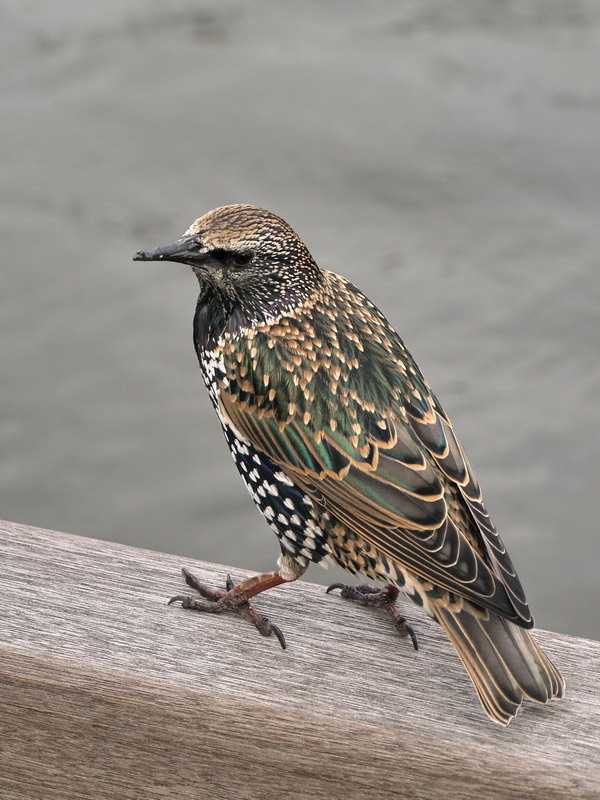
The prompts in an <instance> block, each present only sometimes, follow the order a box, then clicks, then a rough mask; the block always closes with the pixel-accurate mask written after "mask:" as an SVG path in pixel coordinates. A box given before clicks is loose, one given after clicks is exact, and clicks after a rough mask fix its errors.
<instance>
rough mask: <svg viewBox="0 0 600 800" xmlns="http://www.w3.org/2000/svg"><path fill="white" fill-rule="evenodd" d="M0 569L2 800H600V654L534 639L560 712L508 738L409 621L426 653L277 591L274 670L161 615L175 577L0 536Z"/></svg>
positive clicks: (336, 603) (364, 613) (246, 644)
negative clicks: (549, 663)
mask: <svg viewBox="0 0 600 800" xmlns="http://www.w3.org/2000/svg"><path fill="white" fill-rule="evenodd" d="M0 559H1V572H0V595H1V607H2V612H1V614H2V619H1V622H0V687H1V688H0V735H1V738H0V796H1V797H2V798H5V800H13V799H14V800H16V799H17V798H19V800H22V799H23V798H27V800H33V799H37V798H40V800H41V799H42V798H43V800H59V799H60V800H69V798H86V799H87V798H90V800H92V798H93V800H105V799H106V800H109V799H110V800H121V798H123V800H134V799H135V800H137V799H138V798H139V799H140V800H142V798H143V800H154V798H161V800H162V798H164V799H165V800H187V798H190V799H191V798H194V800H199V799H201V798H207V800H208V799H209V798H210V800H225V799H226V798H227V799H229V798H236V800H244V799H245V798H248V800H249V799H250V798H252V799H253V800H270V799H271V798H273V800H275V799H276V800H281V798H295V800H296V799H297V800H305V799H306V800H308V798H310V800H321V799H323V800H337V798H344V800H353V799H354V798H357V799H358V798H360V800H391V798H418V800H440V798H453V800H461V798H469V800H472V798H478V800H485V798H493V799H494V800H501V799H502V798H543V799H544V800H547V799H548V798H562V797H569V798H577V799H578V800H583V799H584V798H598V797H600V710H599V706H600V698H599V694H600V692H599V683H600V643H598V642H592V641H587V640H582V639H574V638H571V637H568V636H561V635H557V634H551V633H546V632H543V631H539V633H538V637H539V640H540V641H541V642H542V643H543V645H544V647H546V648H547V650H548V652H549V654H550V655H551V656H552V657H553V658H555V659H556V662H557V664H558V665H559V666H560V668H561V669H562V670H563V673H564V675H565V676H566V679H567V685H568V693H567V697H566V698H565V700H564V701H562V702H555V703H552V704H550V705H548V706H533V705H531V704H529V705H527V706H526V708H524V709H523V711H522V712H521V714H520V715H519V716H518V717H517V719H516V720H515V721H513V722H512V724H511V725H510V726H509V727H508V728H506V729H502V728H499V727H497V726H495V725H493V724H492V723H490V722H488V720H487V719H486V718H485V717H484V716H483V714H482V712H481V710H480V708H479V704H478V702H477V700H476V698H475V694H474V692H473V690H472V689H471V686H470V684H469V681H468V679H467V676H466V674H465V673H464V671H463V669H462V667H461V665H460V663H459V661H458V659H457V658H456V656H455V655H454V652H453V651H452V648H451V646H450V645H449V644H448V643H447V642H446V640H445V639H444V637H443V635H442V633H441V631H440V630H439V629H438V627H437V626H436V625H434V624H433V623H430V622H429V621H427V620H426V619H425V618H424V617H423V616H422V615H420V614H419V612H418V610H417V609H416V608H415V609H413V608H411V609H410V613H411V618H412V620H413V621H414V623H415V627H416V628H417V629H418V632H419V639H420V642H421V649H420V651H419V652H418V653H416V652H415V651H414V650H413V649H412V647H411V646H410V644H409V643H408V642H407V641H404V640H400V639H399V638H398V637H397V636H396V635H395V634H394V632H393V631H392V628H391V626H390V625H389V624H387V622H388V621H387V620H386V619H385V618H384V617H383V615H381V613H380V612H377V611H374V610H372V609H364V608H359V607H356V606H353V605H351V604H349V603H347V602H344V601H343V600H342V599H340V598H339V597H333V596H326V595H325V594H324V591H323V588H322V587H318V586H314V585H311V584H308V583H304V582H302V583H297V584H295V585H291V586H286V587H282V588H281V589H275V590H273V591H271V592H269V593H268V594H267V595H264V596H262V597H261V598H259V599H258V601H257V603H256V605H257V606H258V608H260V609H261V610H262V611H264V612H265V613H267V614H269V615H270V616H271V618H272V619H273V620H274V621H276V622H277V623H278V624H279V625H280V626H281V627H282V629H283V630H284V631H285V633H286V636H287V640H288V649H287V650H286V651H282V650H281V649H280V648H279V645H278V644H277V642H276V641H275V640H274V639H263V638H261V637H260V636H258V635H257V634H256V633H255V631H253V630H252V629H251V628H250V627H249V626H248V625H247V623H245V622H243V621H242V620H240V619H238V618H236V617H234V616H232V615H229V614H227V615H220V616H211V615H201V614H197V613H193V612H189V611H183V610H182V609H181V608H179V607H176V606H167V605H166V600H167V598H168V597H169V596H171V595H172V594H176V593H179V592H181V591H182V590H183V588H184V585H183V582H182V579H181V576H180V567H181V562H182V559H181V558H179V557H174V556H170V555H163V554H160V553H153V552H148V551H145V550H139V549H134V548H131V547H125V546H122V545H117V544H110V543H107V542H99V541H95V540H93V539H86V538H80V537H77V536H70V535H67V534H63V533H54V532H51V531H44V530H39V529H35V528H29V527H25V526H22V525H16V524H12V523H0ZM186 565H187V566H188V567H189V568H190V569H192V570H193V571H195V572H197V573H198V574H201V575H203V576H205V577H206V579H207V580H209V581H212V582H214V583H216V584H219V585H222V584H223V581H224V577H225V573H226V571H227V570H226V568H224V567H219V566H216V565H214V564H203V563H194V562H193V561H190V560H187V561H186ZM232 572H233V574H234V576H236V577H238V578H239V577H241V576H242V575H243V574H245V573H243V572H241V571H240V570H232Z"/></svg>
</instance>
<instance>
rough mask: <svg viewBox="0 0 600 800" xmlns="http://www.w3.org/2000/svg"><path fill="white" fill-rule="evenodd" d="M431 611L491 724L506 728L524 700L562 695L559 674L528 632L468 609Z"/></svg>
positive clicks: (540, 699) (493, 616) (563, 685)
mask: <svg viewBox="0 0 600 800" xmlns="http://www.w3.org/2000/svg"><path fill="white" fill-rule="evenodd" d="M434 613H435V616H436V618H437V620H438V622H439V623H440V624H441V625H442V627H443V628H444V630H445V631H446V633H447V634H448V637H449V638H450V641H451V642H452V644H453V645H454V647H455V648H456V652H457V653H458V655H459V656H460V658H461V660H462V662H463V664H464V665H465V667H466V668H467V672H468V673H469V677H470V678H471V680H472V681H473V685H474V686H475V689H476V690H477V694H478V695H479V699H480V701H481V705H482V706H483V708H484V711H485V713H486V714H487V715H488V717H490V719H492V720H493V721H494V722H498V723H499V724H500V725H508V723H509V722H510V721H511V719H512V718H513V717H514V716H515V714H516V713H517V711H518V710H519V707H520V705H521V703H522V702H523V697H529V698H530V699H531V700H535V701H536V702H538V703H546V702H547V701H548V700H550V699H552V698H553V697H562V696H563V694H564V691H565V682H564V679H563V677H562V675H561V674H560V672H559V671H558V670H557V669H556V667H555V666H554V664H553V663H552V662H551V661H550V659H549V658H548V656H547V655H546V654H545V653H544V651H543V650H542V649H541V647H540V646H539V645H538V644H536V642H535V641H534V640H533V638H532V637H531V634H530V633H529V632H528V631H526V630H524V629H523V628H520V627H519V626H517V625H515V624H514V623H513V622H509V621H508V620H507V619H504V618H503V617H500V616H498V615H497V614H493V613H492V612H490V613H489V617H488V619H480V618H478V617H476V616H475V615H474V614H473V612H472V611H470V610H469V609H467V608H465V609H463V610H462V611H458V612H456V611H449V610H448V609H446V608H436V609H435V611H434Z"/></svg>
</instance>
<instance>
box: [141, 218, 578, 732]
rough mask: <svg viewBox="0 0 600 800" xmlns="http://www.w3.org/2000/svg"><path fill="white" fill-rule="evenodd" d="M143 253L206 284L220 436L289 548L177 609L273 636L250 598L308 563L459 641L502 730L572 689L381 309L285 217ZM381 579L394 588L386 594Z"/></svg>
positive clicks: (454, 441)
mask: <svg viewBox="0 0 600 800" xmlns="http://www.w3.org/2000/svg"><path fill="white" fill-rule="evenodd" d="M134 260H138V261H170V262H177V263H183V264H186V265H188V266H190V267H191V269H192V271H193V272H194V273H195V275H196V277H197V279H198V283H199V287H200V291H199V296H198V300H197V304H196V311H195V315H194V325H193V337H194V345H195V349H196V353H197V356H198V360H199V364H200V369H201V372H202V376H203V379H204V383H205V384H206V388H207V390H208V394H209V396H210V399H211V401H212V404H213V406H214V408H215V410H216V413H217V416H218V418H219V420H220V423H221V426H222V428H223V431H224V434H225V438H226V440H227V444H228V445H229V449H230V451H231V454H232V456H233V459H234V461H235V464H236V466H237V468H238V471H239V473H240V475H241V477H242V479H243V481H244V483H245V484H246V486H247V488H248V490H249V492H250V494H251V496H252V498H253V500H254V502H255V503H256V505H257V506H258V509H259V510H260V512H261V513H262V515H263V516H264V518H265V520H266V521H267V523H268V524H269V525H270V527H271V528H272V529H273V531H274V532H275V534H276V536H277V539H278V541H279V546H280V551H281V553H280V555H279V558H278V561H277V569H276V570H273V571H271V572H266V573H263V574H261V575H255V576H252V577H250V578H246V579H245V580H242V581H241V582H240V583H239V584H238V585H234V583H233V581H232V580H231V578H230V577H229V576H228V577H227V582H226V587H225V589H224V590H221V589H216V588H213V587H211V586H208V585H207V584H205V583H203V582H202V581H201V580H199V579H198V578H197V577H196V576H195V575H193V574H192V573H190V572H189V570H187V569H185V568H184V569H183V575H184V578H185V581H186V583H187V585H188V586H189V587H191V588H192V589H194V590H195V591H196V593H197V594H196V595H193V596H192V595H176V596H175V597H173V598H171V600H170V601H169V602H170V603H174V602H181V605H182V606H183V607H184V608H187V609H191V610H195V611H203V612H209V613H218V612H221V611H225V610H233V611H237V612H238V613H239V614H240V615H241V616H243V617H244V618H245V619H247V620H248V621H249V622H250V623H252V624H253V625H254V626H255V627H256V628H257V630H258V631H259V633H261V634H262V635H263V636H271V635H274V636H275V637H276V638H277V639H278V640H279V642H280V644H281V646H282V647H284V648H285V645H286V643H285V638H284V636H283V633H282V632H281V630H280V629H279V628H278V626H276V625H275V624H274V623H272V622H271V621H270V620H269V619H268V618H267V617H265V616H263V615H261V614H260V613H259V612H258V611H256V610H255V609H254V607H253V606H252V605H251V603H250V600H251V599H252V598H253V597H256V596H257V595H258V594H259V593H260V592H263V591H265V590H266V589H269V588H271V587H274V586H278V585H280V584H284V583H288V582H291V581H295V580H296V579H297V578H299V577H300V576H301V575H303V574H304V572H305V570H306V569H307V567H308V566H309V564H311V563H315V564H319V565H321V566H328V565H330V564H338V565H341V566H342V567H343V568H345V569H346V570H347V571H348V572H350V573H351V574H354V575H360V576H362V577H364V578H366V579H367V580H370V581H375V582H377V583H366V584H363V585H358V586H351V585H345V584H340V583H336V584H333V585H332V586H330V587H329V589H328V590H327V591H328V592H330V591H332V590H334V589H339V590H341V594H342V596H343V597H344V598H345V599H347V600H353V601H356V602H357V603H358V604H362V605H365V606H372V607H379V608H382V609H383V610H384V611H385V612H386V613H387V615H388V616H389V617H390V618H391V620H392V622H393V623H394V625H395V627H396V629H397V630H398V632H399V633H400V634H401V635H402V636H405V637H406V636H408V637H410V639H411V640H412V642H413V645H414V647H415V649H417V648H418V641H417V637H416V634H415V632H414V629H413V627H412V625H411V624H410V623H409V622H408V621H407V620H406V618H405V617H404V616H403V614H402V613H401V611H400V609H399V608H398V607H397V605H396V600H397V598H398V596H399V593H400V592H403V593H404V594H405V595H407V596H408V597H409V598H410V599H411V600H413V601H414V602H415V603H416V604H417V605H419V606H421V607H422V608H423V609H424V610H425V612H426V613H427V614H428V615H429V616H430V617H432V618H433V619H434V620H436V621H437V622H438V623H439V624H440V625H441V627H442V628H443V630H444V631H445V633H446V634H447V636H448V638H449V639H450V641H451V643H452V645H453V646H454V648H455V650H456V653H457V654H458V656H459V658H460V660H461V661H462V663H463V665H464V667H465V668H466V671H467V673H468V675H469V677H470V679H471V681H472V683H473V685H474V687H475V690H476V692H477V695H478V697H479V700H480V702H481V705H482V707H483V710H484V712H485V713H486V715H487V716H488V717H489V718H490V719H491V720H492V721H494V722H496V723H499V724H501V725H507V724H508V723H509V722H510V721H511V719H513V717H514V716H515V715H516V714H517V712H518V711H519V709H520V707H521V705H522V703H523V700H524V698H529V699H531V700H533V701H536V702H539V703H546V702H547V701H548V700H550V699H552V698H559V697H562V696H563V694H564V690H565V681H564V679H563V677H562V676H561V674H560V672H559V671H558V669H557V668H556V667H555V665H554V664H553V663H552V661H551V660H550V659H549V658H548V656H547V655H546V654H545V653H544V651H543V650H542V649H541V647H540V646H539V645H538V644H537V643H536V641H535V640H534V638H533V637H532V636H531V634H530V633H529V630H530V629H531V628H532V627H533V625H534V622H533V618H532V615H531V612H530V610H529V606H528V603H527V600H526V598H525V594H524V591H523V588H522V585H521V582H520V580H519V577H518V575H517V572H516V570H515V568H514V566H513V563H512V561H511V559H510V557H509V555H508V552H507V550H506V547H505V546H504V544H503V542H502V540H501V538H500V535H499V534H498V531H497V530H496V527H495V526H494V524H493V522H492V520H491V519H490V516H489V514H488V512H487V510H486V507H485V505H484V502H483V497H482V492H481V488H480V485H479V483H478V480H477V478H476V476H475V472H474V470H473V467H472V465H471V462H470V461H469V459H468V457H467V455H466V453H465V451H464V449H463V447H462V445H461V444H460V442H459V439H458V438H457V435H456V433H455V431H454V428H453V425H452V422H451V421H450V419H449V417H448V415H447V414H446V412H445V411H444V409H443V407H442V405H441V404H440V402H439V401H438V399H437V398H436V396H435V395H434V394H433V392H432V390H431V389H430V387H429V385H428V383H427V382H426V380H425V378H424V377H423V374H422V373H421V370H420V369H419V367H418V366H417V364H416V362H415V361H414V359H413V357H412V356H411V354H410V353H409V351H408V350H407V348H406V346H405V345H404V342H403V341H402V339H401V338H400V336H399V335H398V333H396V331H395V330H394V328H393V327H392V325H391V324H390V322H389V321H388V320H387V318H386V317H385V316H384V315H383V313H382V312H381V311H380V310H379V309H378V308H377V307H376V306H375V305H374V304H373V303H372V302H371V301H370V300H369V299H368V298H367V297H366V296H365V295H364V294H363V293H362V292H361V291H360V290H359V289H358V288H356V287H355V286H354V285H353V284H352V283H350V281H348V280H346V279H345V278H344V277H342V276H341V275H338V274H336V273H335V272H331V271H328V270H325V269H321V268H320V267H319V266H318V265H317V263H316V261H315V260H314V258H313V257H312V255H311V254H310V252H309V250H308V249H307V247H306V245H305V244H304V242H303V241H302V240H301V239H300V237H299V236H298V235H297V234H296V233H295V231H294V230H293V229H292V228H291V227H290V226H289V225H288V224H287V223H286V222H285V221H284V220H283V219H281V218H280V217H279V216H277V215H276V214H273V213H271V212H269V211H266V210H265V209H262V208H258V207H256V206H252V205H246V204H235V205H228V206H222V207H220V208H216V209H214V210H212V211H210V212H208V213H207V214H205V215H203V216H201V217H200V218H199V219H197V220H196V221H195V222H193V224H192V225H191V226H190V227H189V228H188V230H187V231H186V232H185V233H184V234H183V236H182V237H181V238H179V239H177V240H176V241H175V242H172V243H169V244H166V245H163V246H160V247H157V248H155V249H151V250H145V251H142V250H141V251H138V253H137V254H136V255H135V257H134ZM380 584H383V585H380Z"/></svg>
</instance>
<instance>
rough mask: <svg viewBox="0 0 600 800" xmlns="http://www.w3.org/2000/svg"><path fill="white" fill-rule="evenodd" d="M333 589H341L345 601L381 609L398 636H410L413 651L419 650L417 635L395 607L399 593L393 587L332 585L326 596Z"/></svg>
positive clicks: (366, 584) (388, 585) (328, 588)
mask: <svg viewBox="0 0 600 800" xmlns="http://www.w3.org/2000/svg"><path fill="white" fill-rule="evenodd" d="M333 589H341V596H342V597H344V598H345V599H347V600H354V601H355V602H356V603H360V604H361V605H362V606H374V607H375V608H382V609H383V610H384V611H385V613H386V614H387V615H388V617H389V618H390V619H391V620H392V622H393V623H394V625H395V627H396V630H397V631H398V633H399V634H400V636H410V638H411V640H412V643H413V647H414V648H415V650H418V649H419V643H418V641H417V634H416V633H415V632H414V630H413V627H412V625H411V624H410V623H408V622H407V621H406V617H403V616H402V614H401V613H400V611H399V610H398V608H397V607H396V600H397V598H398V595H399V594H400V591H399V590H398V589H397V588H396V587H395V586H392V585H391V584H390V583H388V584H387V585H386V586H383V587H381V586H371V585H370V584H368V583H365V584H362V585H361V586H349V585H347V584H345V583H332V584H331V586H328V587H327V594H329V592H331V591H332V590H333Z"/></svg>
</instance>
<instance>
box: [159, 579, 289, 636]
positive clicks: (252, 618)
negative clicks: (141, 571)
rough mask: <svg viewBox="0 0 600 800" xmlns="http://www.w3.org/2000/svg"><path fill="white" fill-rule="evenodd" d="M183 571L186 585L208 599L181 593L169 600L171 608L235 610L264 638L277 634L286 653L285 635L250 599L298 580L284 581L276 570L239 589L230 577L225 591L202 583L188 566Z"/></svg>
mask: <svg viewBox="0 0 600 800" xmlns="http://www.w3.org/2000/svg"><path fill="white" fill-rule="evenodd" d="M181 571H182V573H183V577H184V578H185V582H186V583H187V585H188V586H191V588H192V589H195V590H196V591H197V592H198V593H199V594H200V595H202V597H203V598H205V599H204V600H198V599H196V598H195V597H191V596H189V595H182V594H178V595H177V596H176V597H172V598H171V599H170V600H169V605H171V603H176V602H180V603H181V605H182V607H183V608H190V609H192V610H193V611H208V612H209V613H211V614H218V613H220V612H221V611H236V612H237V613H238V614H240V615H241V616H242V617H244V619H247V620H248V622H251V623H252V625H254V627H255V628H256V629H257V630H258V632H259V633H260V634H261V635H262V636H271V634H275V636H276V637H277V639H278V640H279V644H280V645H281V646H282V647H283V649H284V650H285V639H284V636H283V633H282V632H281V631H280V630H279V628H278V627H277V625H274V624H273V623H272V622H270V621H269V620H268V619H267V617H264V616H263V615H262V614H259V613H258V612H257V611H255V610H254V609H253V608H252V606H251V605H250V602H249V600H250V598H251V597H254V595H257V594H259V593H260V592H264V591H265V590H266V589H272V588H273V587H274V586H279V585H280V584H282V583H288V582H289V581H290V580H295V578H291V577H286V578H284V577H283V575H282V574H281V572H277V571H275V572H264V573H263V574H262V575H253V576H252V577H251V578H246V579H245V580H243V581H242V582H241V583H239V584H238V585H237V586H234V583H233V581H232V579H231V576H230V575H228V576H227V581H226V583H225V585H226V587H227V588H226V591H220V590H219V589H213V588H211V587H210V586H207V585H206V584H205V583H202V582H201V581H199V580H198V578H196V576H195V575H192V573H191V572H189V571H188V570H187V569H186V568H185V567H184V568H183V569H182V570H181Z"/></svg>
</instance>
